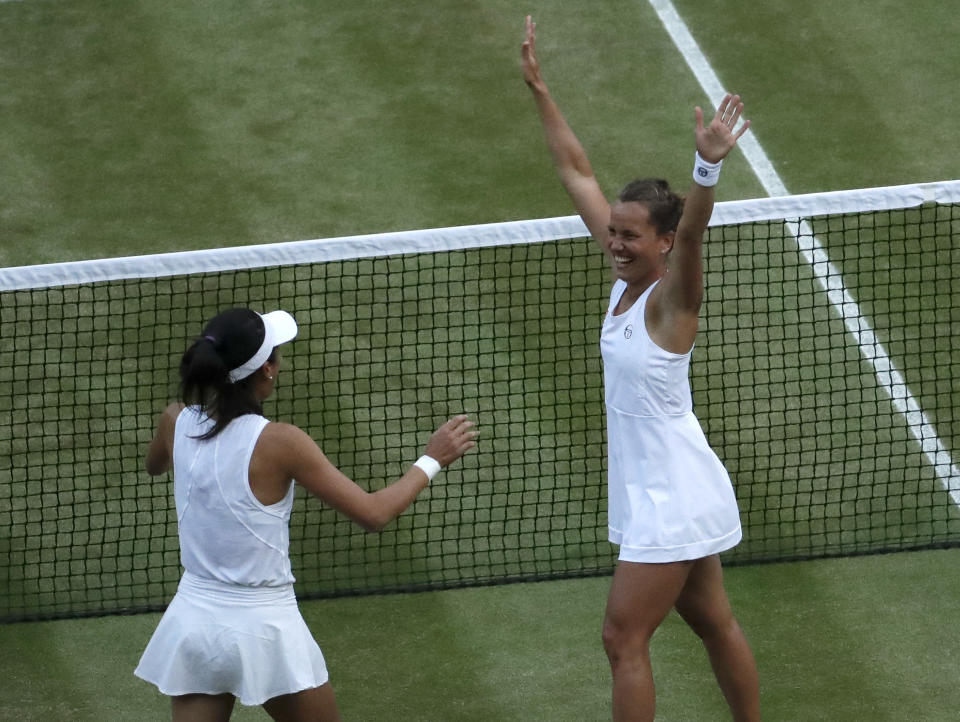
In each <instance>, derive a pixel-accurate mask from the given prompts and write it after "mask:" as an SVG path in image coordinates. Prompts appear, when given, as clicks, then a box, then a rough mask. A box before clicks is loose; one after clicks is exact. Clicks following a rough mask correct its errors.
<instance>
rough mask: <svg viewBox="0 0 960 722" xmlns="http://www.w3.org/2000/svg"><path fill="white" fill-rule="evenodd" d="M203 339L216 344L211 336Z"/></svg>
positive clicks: (215, 340)
mask: <svg viewBox="0 0 960 722" xmlns="http://www.w3.org/2000/svg"><path fill="white" fill-rule="evenodd" d="M204 338H205V339H207V341H209V342H210V343H216V342H217V339H215V338H214V337H213V336H204Z"/></svg>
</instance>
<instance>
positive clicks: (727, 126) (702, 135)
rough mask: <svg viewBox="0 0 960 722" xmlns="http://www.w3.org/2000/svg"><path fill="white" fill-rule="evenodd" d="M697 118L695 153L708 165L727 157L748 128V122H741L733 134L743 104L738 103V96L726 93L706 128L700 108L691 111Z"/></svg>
mask: <svg viewBox="0 0 960 722" xmlns="http://www.w3.org/2000/svg"><path fill="white" fill-rule="evenodd" d="M693 112H694V114H695V115H696V118H697V129H696V132H695V137H696V140H697V151H698V152H699V153H700V156H701V157H702V158H703V159H704V160H705V161H707V162H708V163H716V162H718V161H721V160H723V159H724V158H726V157H727V154H728V153H729V152H730V151H731V150H733V147H734V146H735V145H736V144H737V141H738V140H740V136H742V135H743V134H744V133H746V132H747V128H749V127H750V121H749V120H745V121H743V125H742V126H740V129H739V130H738V131H736V132H734V128H735V127H736V125H737V121H739V120H740V115H741V114H742V113H743V103H742V102H740V96H739V95H731V94H730V93H727V94H726V95H725V96H724V98H723V100H722V101H721V103H720V107H719V108H717V112H716V115H714V116H713V120H711V121H710V124H709V125H707V126H704V125H703V110H701V109H700V107H699V106H698V107H696V108H694V109H693Z"/></svg>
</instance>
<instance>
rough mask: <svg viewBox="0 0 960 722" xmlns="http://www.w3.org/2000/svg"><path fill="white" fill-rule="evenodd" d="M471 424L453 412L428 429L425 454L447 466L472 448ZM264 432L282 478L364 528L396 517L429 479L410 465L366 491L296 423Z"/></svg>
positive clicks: (379, 525) (371, 528)
mask: <svg viewBox="0 0 960 722" xmlns="http://www.w3.org/2000/svg"><path fill="white" fill-rule="evenodd" d="M473 426H474V423H473V422H472V421H470V420H469V419H468V418H467V417H466V416H455V417H454V418H452V419H450V420H449V421H447V422H446V423H445V424H443V425H442V426H441V427H440V428H439V429H437V430H436V431H435V432H434V433H433V435H432V436H431V437H430V441H429V442H427V446H426V449H425V450H424V453H425V454H426V455H427V456H431V457H433V458H434V459H436V460H437V461H438V462H440V465H441V466H448V465H449V464H452V463H453V462H454V461H456V460H457V459H459V458H460V457H461V456H463V455H464V454H465V453H466V452H467V451H469V450H470V449H472V448H473V447H474V446H476V441H475V439H476V436H477V432H476V431H474V430H473ZM263 434H264V437H265V438H263V441H265V442H266V443H265V444H263V446H264V450H265V451H266V453H267V454H268V455H269V457H270V459H271V461H272V462H273V463H275V464H278V465H280V467H281V468H282V469H283V471H284V475H285V476H286V478H287V479H291V478H292V479H295V480H296V481H297V483H299V484H300V485H301V486H303V487H304V488H305V489H306V490H307V491H309V492H310V493H311V494H313V495H314V496H316V497H318V498H319V499H321V500H323V501H324V502H325V503H327V504H328V505H330V506H331V507H333V508H334V509H336V510H337V511H339V512H341V513H342V514H345V515H346V516H347V517H349V518H350V519H352V520H353V521H355V522H357V523H358V524H359V525H360V526H362V527H363V528H364V529H366V530H367V531H379V530H380V529H382V528H383V527H384V526H386V525H387V524H388V523H389V522H391V521H393V520H394V519H396V518H397V517H398V516H400V514H401V513H403V511H404V510H406V509H407V507H409V506H410V505H411V504H412V503H413V501H414V499H416V497H417V495H418V494H419V493H420V492H421V491H423V490H424V489H425V488H426V487H427V485H428V483H429V480H428V479H427V475H426V474H425V473H424V472H423V471H422V470H421V469H420V468H419V467H417V466H411V467H410V469H409V470H407V472H406V473H405V474H404V475H403V476H401V477H400V478H399V479H397V480H396V481H395V482H393V483H392V484H390V485H388V486H386V487H384V488H383V489H379V490H377V491H374V492H368V491H366V490H364V489H362V488H361V487H360V486H358V485H357V484H356V483H354V482H353V481H352V480H351V479H350V478H349V477H347V476H346V475H345V474H344V473H343V472H341V471H340V470H339V469H338V468H337V467H336V466H334V464H333V463H332V462H331V461H330V460H329V459H328V458H327V457H326V455H325V454H324V453H323V452H322V451H321V450H320V447H318V446H317V444H316V442H314V440H313V439H311V438H310V437H309V436H308V435H307V434H306V433H304V432H303V431H301V430H300V429H298V428H297V427H295V426H291V425H289V424H270V425H268V426H267V427H266V428H265V429H264V432H263Z"/></svg>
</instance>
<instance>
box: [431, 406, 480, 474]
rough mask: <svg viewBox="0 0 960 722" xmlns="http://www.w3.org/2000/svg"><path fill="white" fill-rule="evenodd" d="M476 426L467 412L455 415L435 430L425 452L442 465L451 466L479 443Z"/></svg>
mask: <svg viewBox="0 0 960 722" xmlns="http://www.w3.org/2000/svg"><path fill="white" fill-rule="evenodd" d="M474 426H475V424H474V422H473V421H471V420H470V419H469V418H468V417H467V415H466V414H460V415H459V416H454V417H453V418H452V419H450V420H449V421H447V422H446V423H445V424H444V425H443V426H441V427H440V428H439V429H437V430H436V431H434V432H433V435H432V436H431V437H430V440H429V441H428V442H427V448H426V449H424V452H423V453H424V454H426V455H427V456H432V457H433V458H434V459H436V460H437V461H438V462H440V466H449V465H450V464H452V463H453V462H454V461H456V460H457V459H459V458H460V457H461V456H463V455H464V454H466V453H467V452H468V451H470V449H472V448H473V447H474V446H476V445H477V442H476V439H477V435H478V432H477V431H476V430H475V429H474Z"/></svg>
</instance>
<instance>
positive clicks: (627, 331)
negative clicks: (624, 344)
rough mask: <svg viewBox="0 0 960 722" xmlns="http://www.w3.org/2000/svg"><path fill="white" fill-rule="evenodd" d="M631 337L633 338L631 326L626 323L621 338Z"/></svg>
mask: <svg viewBox="0 0 960 722" xmlns="http://www.w3.org/2000/svg"><path fill="white" fill-rule="evenodd" d="M631 336H633V324H631V323H628V324H627V327H626V328H625V329H623V337H624V338H630V337H631Z"/></svg>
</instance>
